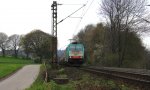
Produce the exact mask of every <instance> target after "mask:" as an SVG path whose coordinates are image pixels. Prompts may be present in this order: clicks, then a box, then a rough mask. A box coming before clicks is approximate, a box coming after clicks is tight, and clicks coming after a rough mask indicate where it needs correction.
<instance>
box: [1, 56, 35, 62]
mask: <svg viewBox="0 0 150 90" xmlns="http://www.w3.org/2000/svg"><path fill="white" fill-rule="evenodd" d="M0 63H1V64H31V63H33V61H31V60H26V59H20V58H15V57H1V56H0Z"/></svg>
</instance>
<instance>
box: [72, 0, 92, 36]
mask: <svg viewBox="0 0 150 90" xmlns="http://www.w3.org/2000/svg"><path fill="white" fill-rule="evenodd" d="M93 2H94V0H92V1H91V3H90V5H89V7H88V8H87V9H86V11H85V12H84V13H83V15H82V16H81V19H80V21H79V22H78V24H77V26H76V28H75V30H74V33H73V36H75V32H76V31H77V29H78V27H79V25H80V23H81V21H82V20H83V18H84V16H85V14H86V13H87V12H88V10H89V9H90V7H91V5H92V4H93ZM87 3H88V2H87ZM87 3H86V4H87Z"/></svg>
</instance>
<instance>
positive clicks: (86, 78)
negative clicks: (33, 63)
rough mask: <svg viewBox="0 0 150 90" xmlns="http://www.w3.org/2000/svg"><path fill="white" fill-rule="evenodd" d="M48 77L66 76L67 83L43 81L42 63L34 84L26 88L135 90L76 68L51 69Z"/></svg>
mask: <svg viewBox="0 0 150 90" xmlns="http://www.w3.org/2000/svg"><path fill="white" fill-rule="evenodd" d="M50 71H51V74H50V77H53V76H56V75H58V74H61V75H59V76H62V77H64V76H65V77H66V76H67V77H68V78H69V82H68V83H67V84H57V83H56V82H55V81H53V80H51V81H50V82H47V83H46V82H44V72H45V68H44V66H43V65H42V66H41V70H40V74H39V76H38V78H37V79H36V81H35V82H34V84H33V85H32V86H31V87H30V88H28V89H26V90H137V89H133V88H132V87H128V86H126V85H124V84H123V83H120V84H118V83H116V82H114V81H112V80H109V79H104V78H100V77H98V76H97V77H95V76H93V75H90V74H89V73H86V72H83V71H79V70H77V69H72V68H71V69H67V68H65V69H59V70H57V71H56V70H53V69H51V70H50Z"/></svg>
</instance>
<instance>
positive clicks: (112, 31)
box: [74, 0, 148, 68]
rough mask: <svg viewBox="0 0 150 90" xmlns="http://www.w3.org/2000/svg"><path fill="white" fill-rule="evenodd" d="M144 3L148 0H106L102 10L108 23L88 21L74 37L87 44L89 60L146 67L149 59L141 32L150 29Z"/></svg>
mask: <svg viewBox="0 0 150 90" xmlns="http://www.w3.org/2000/svg"><path fill="white" fill-rule="evenodd" d="M144 5H146V0H103V1H102V4H101V11H100V12H101V13H102V14H103V15H104V16H105V17H106V20H107V23H106V24H105V25H104V24H102V23H99V24H97V25H96V26H94V25H88V26H86V27H85V28H84V29H83V30H81V31H80V32H79V33H78V34H77V36H75V37H74V38H76V39H78V41H79V42H82V43H83V44H84V46H85V50H86V56H87V62H88V63H90V64H99V65H101V66H111V67H130V68H131V67H132V68H146V63H147V61H148V60H146V58H145V57H146V56H145V53H146V51H145V48H144V47H143V45H142V41H141V39H140V35H139V34H142V33H143V32H146V31H147V29H148V26H147V22H145V19H143V18H145V16H146V15H145V13H144V12H145V6H144ZM143 24H144V25H143ZM141 25H142V26H141Z"/></svg>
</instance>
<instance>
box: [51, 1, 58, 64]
mask: <svg viewBox="0 0 150 90" xmlns="http://www.w3.org/2000/svg"><path fill="white" fill-rule="evenodd" d="M51 10H52V36H53V37H52V48H51V50H52V63H57V2H56V1H53V4H52V5H51Z"/></svg>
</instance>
